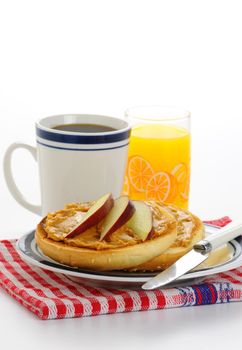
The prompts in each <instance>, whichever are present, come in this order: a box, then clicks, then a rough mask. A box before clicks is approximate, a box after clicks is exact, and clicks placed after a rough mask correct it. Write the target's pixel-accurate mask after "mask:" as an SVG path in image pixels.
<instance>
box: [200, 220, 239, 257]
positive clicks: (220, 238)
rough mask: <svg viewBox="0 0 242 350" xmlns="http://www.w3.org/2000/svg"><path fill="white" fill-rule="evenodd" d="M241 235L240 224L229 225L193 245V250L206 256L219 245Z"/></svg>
mask: <svg viewBox="0 0 242 350" xmlns="http://www.w3.org/2000/svg"><path fill="white" fill-rule="evenodd" d="M241 234H242V222H237V223H234V224H230V225H229V226H228V227H225V228H222V229H220V230H218V232H216V233H214V234H212V235H210V236H208V237H206V239H205V240H202V241H199V242H198V243H196V244H195V245H194V247H193V248H194V250H196V251H198V252H200V253H202V254H207V253H209V252H211V251H212V250H214V249H216V248H218V247H220V246H221V245H223V244H225V243H227V242H229V241H231V240H232V239H234V238H236V237H238V236H240V235H241Z"/></svg>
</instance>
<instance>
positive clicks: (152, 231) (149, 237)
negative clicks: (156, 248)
mask: <svg viewBox="0 0 242 350" xmlns="http://www.w3.org/2000/svg"><path fill="white" fill-rule="evenodd" d="M154 233H155V230H154V227H152V229H151V230H150V232H149V233H148V236H147V237H146V241H147V240H148V239H151V238H152V237H153V235H154Z"/></svg>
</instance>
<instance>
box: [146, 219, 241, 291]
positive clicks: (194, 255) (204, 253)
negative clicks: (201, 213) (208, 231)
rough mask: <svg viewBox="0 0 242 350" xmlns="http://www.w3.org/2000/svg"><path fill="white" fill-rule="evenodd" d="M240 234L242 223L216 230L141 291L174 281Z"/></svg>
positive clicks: (147, 283) (149, 281)
mask: <svg viewBox="0 0 242 350" xmlns="http://www.w3.org/2000/svg"><path fill="white" fill-rule="evenodd" d="M241 234H242V222H238V223H233V224H229V225H228V226H227V227H225V228H222V229H220V230H218V232H216V233H214V234H212V235H210V236H208V237H206V239H204V240H201V241H199V242H198V243H196V244H195V245H194V246H193V249H192V250H190V251H189V252H188V253H187V254H185V255H183V256H182V257H181V258H180V259H178V260H177V261H176V262H175V263H174V264H173V265H171V266H170V267H168V268H167V269H166V270H164V271H162V272H160V273H159V274H158V275H156V276H155V277H152V278H151V279H150V280H148V281H147V282H146V283H144V284H143V285H142V289H144V290H153V289H156V288H159V287H162V286H165V285H166V284H168V283H170V282H172V281H174V280H176V279H177V278H179V277H181V276H182V275H184V274H185V273H186V272H188V271H190V270H192V269H194V268H195V267H197V266H198V265H200V264H201V263H202V262H203V261H205V260H206V259H207V258H208V254H209V253H210V252H211V251H213V250H214V249H216V248H218V247H220V246H221V245H223V244H225V243H227V242H229V241H231V240H232V239H234V238H236V237H238V236H240V235H241Z"/></svg>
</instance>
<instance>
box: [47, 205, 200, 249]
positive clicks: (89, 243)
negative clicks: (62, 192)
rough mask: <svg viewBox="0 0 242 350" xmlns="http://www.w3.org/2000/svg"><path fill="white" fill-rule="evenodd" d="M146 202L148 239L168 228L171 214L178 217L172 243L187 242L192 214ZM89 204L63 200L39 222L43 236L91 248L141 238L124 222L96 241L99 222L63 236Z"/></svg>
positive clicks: (100, 224) (115, 246)
mask: <svg viewBox="0 0 242 350" xmlns="http://www.w3.org/2000/svg"><path fill="white" fill-rule="evenodd" d="M146 204H147V205H149V207H150V209H151V211H152V216H153V228H154V233H153V236H152V239H153V238H154V237H157V236H160V235H164V234H165V233H166V231H167V230H168V228H169V227H170V226H171V225H172V224H173V225H174V216H175V218H176V219H177V220H178V238H177V240H176V241H175V243H174V244H175V245H176V246H184V245H185V246H186V245H187V244H189V242H190V240H191V238H192V230H193V227H194V223H193V220H192V216H191V215H190V213H189V212H186V211H183V210H179V209H178V208H175V207H172V206H163V205H162V204H159V203H157V202H154V201H148V202H146ZM91 205H92V203H82V204H78V203H71V204H67V205H66V206H65V208H64V209H62V210H59V211H56V212H53V213H49V214H48V215H47V217H46V220H45V221H44V222H43V228H44V230H45V232H46V235H47V238H49V239H52V240H54V241H63V242H64V243H65V244H67V245H71V246H76V247H82V248H89V249H94V250H102V249H110V248H119V247H120V248H121V247H125V246H129V245H134V244H137V243H140V242H141V240H140V238H139V237H138V236H136V234H135V232H133V231H132V230H131V229H130V228H128V227H127V225H123V226H122V227H121V228H120V229H119V230H117V231H115V232H113V233H112V234H111V235H110V236H109V237H107V238H105V239H104V240H102V241H100V240H99V239H100V233H101V230H102V222H100V223H99V224H98V225H96V226H93V227H91V228H90V229H88V230H86V231H85V232H83V233H81V234H80V235H78V236H76V237H73V238H65V237H66V236H67V234H68V233H69V232H71V231H72V229H73V228H74V227H76V226H77V225H78V223H80V222H81V220H82V218H83V217H84V215H85V213H86V212H87V211H88V209H89V208H90V206H91Z"/></svg>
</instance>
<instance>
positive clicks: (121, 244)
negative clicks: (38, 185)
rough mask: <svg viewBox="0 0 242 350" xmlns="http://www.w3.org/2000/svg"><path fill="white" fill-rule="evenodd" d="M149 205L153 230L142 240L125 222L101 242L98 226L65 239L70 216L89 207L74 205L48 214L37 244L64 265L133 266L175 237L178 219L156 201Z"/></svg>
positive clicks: (104, 268) (147, 258)
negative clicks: (150, 234) (151, 233)
mask: <svg viewBox="0 0 242 350" xmlns="http://www.w3.org/2000/svg"><path fill="white" fill-rule="evenodd" d="M148 204H149V206H150V208H151V211H152V214H153V218H154V233H153V235H152V237H150V238H148V239H146V240H145V241H142V240H140V239H139V238H138V237H137V236H136V235H135V232H132V230H130V229H129V228H128V227H126V226H125V225H123V226H122V227H121V228H120V229H119V230H117V231H116V232H114V233H113V234H112V235H111V236H110V237H108V238H107V240H104V241H101V242H100V240H99V237H100V234H99V225H96V226H94V227H92V228H91V229H88V230H87V231H86V232H84V233H81V234H80V235H78V236H77V237H75V238H71V239H67V238H65V236H66V234H67V233H68V230H70V228H71V226H72V221H71V220H72V218H75V217H77V216H78V215H79V216H80V215H82V213H83V212H85V211H86V210H87V209H88V205H87V206H86V207H84V206H83V205H78V204H73V205H68V206H67V207H66V208H65V209H64V210H61V211H58V212H55V213H50V214H49V215H48V216H47V217H46V218H44V219H43V220H42V221H41V222H40V223H39V224H38V226H37V229H36V232H35V239H36V243H37V245H38V246H39V247H40V249H41V250H42V251H43V253H44V254H45V255H47V256H48V257H50V258H52V259H54V260H56V261H58V262H60V263H62V264H65V265H69V266H73V267H79V268H85V269H92V270H123V269H130V268H134V267H136V266H139V265H141V264H144V263H146V262H148V261H151V260H152V259H154V258H155V257H157V256H160V254H161V253H162V252H164V251H166V250H167V249H168V248H169V247H170V246H171V245H172V244H173V243H174V242H175V240H176V237H177V220H176V219H175V217H174V215H173V213H172V212H171V211H169V210H167V208H166V207H165V206H162V205H159V204H158V203H157V202H148Z"/></svg>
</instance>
